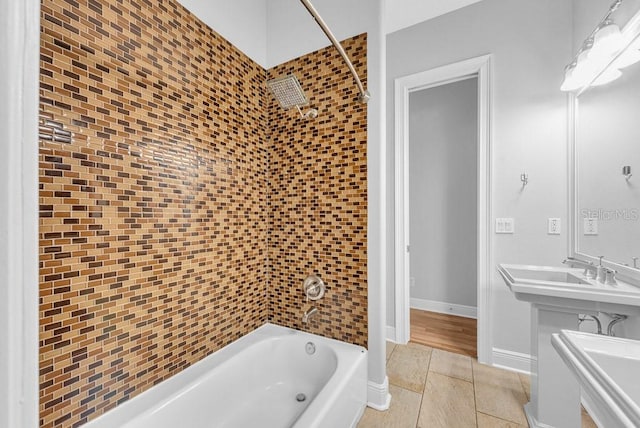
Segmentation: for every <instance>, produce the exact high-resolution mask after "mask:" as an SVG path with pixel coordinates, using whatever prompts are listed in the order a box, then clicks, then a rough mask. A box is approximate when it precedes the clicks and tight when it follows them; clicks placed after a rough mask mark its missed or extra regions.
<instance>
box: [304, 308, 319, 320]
mask: <svg viewBox="0 0 640 428" xmlns="http://www.w3.org/2000/svg"><path fill="white" fill-rule="evenodd" d="M317 313H318V310H317V309H316V308H311V309H309V310H308V311H307V312H305V313H304V314H303V315H302V322H303V323H305V324H306V323H308V322H309V319H310V318H311V317H312V316H314V315H316V314H317Z"/></svg>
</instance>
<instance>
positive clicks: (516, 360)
mask: <svg viewBox="0 0 640 428" xmlns="http://www.w3.org/2000/svg"><path fill="white" fill-rule="evenodd" d="M531 361H532V358H531V355H529V354H522V353H520V352H514V351H507V350H506V349H500V348H493V366H494V367H498V368H501V369H507V370H511V371H514V372H518V373H525V374H531Z"/></svg>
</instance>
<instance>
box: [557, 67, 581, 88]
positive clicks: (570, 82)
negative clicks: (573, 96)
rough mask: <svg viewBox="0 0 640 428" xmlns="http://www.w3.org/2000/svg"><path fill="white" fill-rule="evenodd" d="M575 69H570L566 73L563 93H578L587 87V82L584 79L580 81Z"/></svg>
mask: <svg viewBox="0 0 640 428" xmlns="http://www.w3.org/2000/svg"><path fill="white" fill-rule="evenodd" d="M575 70H576V69H575V67H570V68H568V69H567V71H566V72H565V73H564V81H563V82H562V85H561V86H560V90H561V91H563V92H571V91H576V90H578V89H580V88H582V87H583V86H584V85H585V82H584V81H583V80H582V79H579V78H578V77H579V76H577V75H576V73H575Z"/></svg>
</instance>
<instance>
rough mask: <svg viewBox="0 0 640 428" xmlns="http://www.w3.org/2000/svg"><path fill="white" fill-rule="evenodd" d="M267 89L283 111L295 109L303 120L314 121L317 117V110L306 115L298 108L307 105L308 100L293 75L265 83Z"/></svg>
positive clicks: (312, 110) (311, 110)
mask: <svg viewBox="0 0 640 428" xmlns="http://www.w3.org/2000/svg"><path fill="white" fill-rule="evenodd" d="M267 87H268V88H269V90H270V91H271V93H272V94H273V96H274V97H275V99H276V100H278V102H279V103H280V106H281V107H282V108H283V109H285V110H288V109H290V108H292V107H295V108H296V109H297V110H298V112H299V113H300V117H302V118H303V119H315V118H316V117H318V110H316V109H314V108H312V109H310V110H309V111H307V112H306V113H303V112H302V110H300V106H304V105H307V104H309V99H308V98H307V96H306V95H305V94H304V91H303V90H302V86H300V82H298V79H297V78H296V76H294V75H293V74H290V75H288V76H284V77H279V78H277V79H272V80H269V81H267Z"/></svg>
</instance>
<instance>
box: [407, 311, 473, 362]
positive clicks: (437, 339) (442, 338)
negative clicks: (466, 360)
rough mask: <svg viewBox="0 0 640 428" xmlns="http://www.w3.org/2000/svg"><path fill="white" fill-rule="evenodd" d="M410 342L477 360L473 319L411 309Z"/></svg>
mask: <svg viewBox="0 0 640 428" xmlns="http://www.w3.org/2000/svg"><path fill="white" fill-rule="evenodd" d="M410 320H411V342H415V343H419V344H421V345H426V346H430V347H432V348H437V349H443V350H445V351H450V352H454V353H456V354H462V355H468V356H470V357H473V358H477V356H478V350H477V341H478V339H477V330H478V327H477V321H476V320H475V319H473V318H464V317H458V316H455V315H448V314H439V313H436V312H427V311H421V310H419V309H411V313H410Z"/></svg>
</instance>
